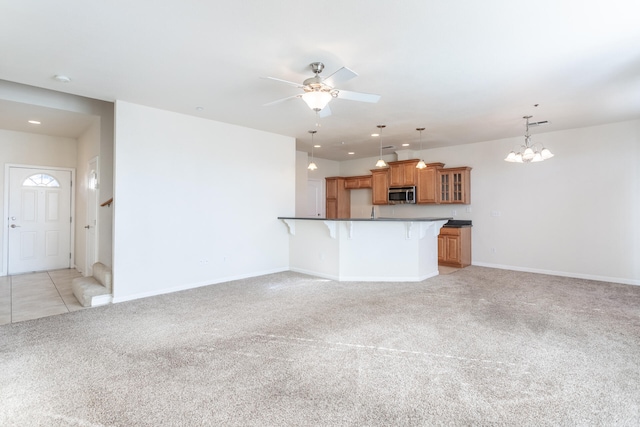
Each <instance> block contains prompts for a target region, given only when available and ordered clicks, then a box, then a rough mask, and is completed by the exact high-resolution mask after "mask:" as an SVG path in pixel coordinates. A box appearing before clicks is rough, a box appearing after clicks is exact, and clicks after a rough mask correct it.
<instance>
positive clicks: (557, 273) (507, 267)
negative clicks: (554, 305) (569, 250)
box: [472, 262, 640, 286]
mask: <svg viewBox="0 0 640 427" xmlns="http://www.w3.org/2000/svg"><path fill="white" fill-rule="evenodd" d="M472 265H477V266H478V267H489V268H498V269H500V270H513V271H523V272H526V273H538V274H548V275H550V276H560V277H571V278H574V279H586V280H595V281H598V282H609V283H621V284H623V285H635V286H640V280H635V279H626V278H622V277H608V276H597V275H593V274H581V273H571V272H567V271H555V270H542V269H537V268H528V267H518V266H514V265H501V264H490V263H486V262H473V263H472Z"/></svg>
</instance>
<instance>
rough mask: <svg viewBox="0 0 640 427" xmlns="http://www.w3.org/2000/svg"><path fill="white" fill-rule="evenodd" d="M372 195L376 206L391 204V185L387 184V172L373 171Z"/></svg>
mask: <svg viewBox="0 0 640 427" xmlns="http://www.w3.org/2000/svg"><path fill="white" fill-rule="evenodd" d="M371 188H372V191H371V194H372V203H373V204H374V205H387V204H389V201H388V197H389V184H388V183H387V170H386V169H384V170H372V171H371Z"/></svg>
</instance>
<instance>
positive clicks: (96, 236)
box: [83, 156, 100, 276]
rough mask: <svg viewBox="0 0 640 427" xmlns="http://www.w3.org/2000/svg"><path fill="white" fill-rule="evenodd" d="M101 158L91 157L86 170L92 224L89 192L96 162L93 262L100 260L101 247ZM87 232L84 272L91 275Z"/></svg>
mask: <svg viewBox="0 0 640 427" xmlns="http://www.w3.org/2000/svg"><path fill="white" fill-rule="evenodd" d="M99 160H100V159H99V156H95V157H92V158H91V159H89V161H88V162H87V170H86V172H87V176H86V178H87V181H88V182H87V190H86V191H87V206H86V209H87V211H86V214H87V215H86V219H87V221H86V222H87V224H88V225H89V226H90V225H91V224H89V216H88V214H89V210H90V209H89V205H90V204H91V201H92V200H91V198H90V197H89V192H90V189H89V187H90V185H91V167H90V166H91V164H93V163H95V165H96V167H95V173H96V177H95V179H96V182H95V186H96V187H95V189H94V193H95V200H93V202H94V206H93V209H94V211H95V215H96V218H95V221H96V223H95V224H93V225H94V226H95V227H94V231H93V234H94V237H93V258H94V259H93V262H96V261H98V258H99V257H98V247H99V245H98V239H99V233H98V230H99V228H100V221H99V215H98V214H99V213H100V210H99V207H100V201H99V200H100V161H99ZM87 233H88V232H86V233H85V238H84V245H85V248H84V249H85V255H84V272H83V273H84V275H85V276H90V275H91V274H93V263H92V262H90V261H89V256H88V255H89V238H88V235H87Z"/></svg>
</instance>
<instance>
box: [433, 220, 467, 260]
mask: <svg viewBox="0 0 640 427" xmlns="http://www.w3.org/2000/svg"><path fill="white" fill-rule="evenodd" d="M438 264H441V265H447V266H450V267H460V268H461V267H466V266H468V265H471V227H460V228H453V227H442V228H441V229H440V235H439V236H438Z"/></svg>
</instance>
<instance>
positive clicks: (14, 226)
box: [11, 224, 20, 228]
mask: <svg viewBox="0 0 640 427" xmlns="http://www.w3.org/2000/svg"><path fill="white" fill-rule="evenodd" d="M18 227H20V226H19V225H15V224H11V228H18Z"/></svg>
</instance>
